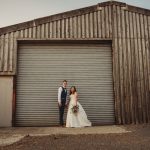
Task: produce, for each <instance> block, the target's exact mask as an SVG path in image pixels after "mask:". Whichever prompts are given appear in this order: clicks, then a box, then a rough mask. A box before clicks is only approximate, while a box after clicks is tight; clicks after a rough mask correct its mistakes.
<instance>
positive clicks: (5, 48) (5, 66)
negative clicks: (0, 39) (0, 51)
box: [4, 33, 9, 71]
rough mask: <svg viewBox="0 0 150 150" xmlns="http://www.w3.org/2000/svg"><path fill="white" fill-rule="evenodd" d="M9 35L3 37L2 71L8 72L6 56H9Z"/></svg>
mask: <svg viewBox="0 0 150 150" xmlns="http://www.w3.org/2000/svg"><path fill="white" fill-rule="evenodd" d="M8 38H9V34H8V33H7V34H6V35H5V38H4V39H5V44H4V71H8V55H9V39H8Z"/></svg>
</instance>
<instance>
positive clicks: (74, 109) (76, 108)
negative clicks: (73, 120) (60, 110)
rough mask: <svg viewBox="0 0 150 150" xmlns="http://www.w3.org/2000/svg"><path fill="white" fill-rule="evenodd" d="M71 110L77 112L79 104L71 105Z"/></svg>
mask: <svg viewBox="0 0 150 150" xmlns="http://www.w3.org/2000/svg"><path fill="white" fill-rule="evenodd" d="M71 110H72V112H73V113H77V112H78V110H79V105H74V106H72V108H71Z"/></svg>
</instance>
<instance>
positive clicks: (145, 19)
mask: <svg viewBox="0 0 150 150" xmlns="http://www.w3.org/2000/svg"><path fill="white" fill-rule="evenodd" d="M147 25H148V23H147V16H146V15H144V16H143V28H144V39H143V41H142V42H143V46H144V48H143V49H144V50H143V60H144V79H145V97H146V98H145V110H146V122H148V121H149V114H148V110H149V108H148V102H149V99H150V97H149V87H148V83H149V77H148V76H149V71H148V70H149V68H148V67H149V65H148V60H149V57H148V47H149V46H148V26H147Z"/></svg>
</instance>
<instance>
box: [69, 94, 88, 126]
mask: <svg viewBox="0 0 150 150" xmlns="http://www.w3.org/2000/svg"><path fill="white" fill-rule="evenodd" d="M75 104H76V96H75V94H71V95H70V102H69V106H68V112H67V119H66V127H86V126H91V122H90V121H89V120H88V118H87V115H86V113H85V111H84V109H83V107H82V105H81V104H80V103H79V102H78V101H77V105H78V106H79V109H78V111H77V112H76V113H74V112H73V111H72V107H73V106H75Z"/></svg>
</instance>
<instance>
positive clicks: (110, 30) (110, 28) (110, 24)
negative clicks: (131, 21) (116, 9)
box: [108, 6, 112, 38]
mask: <svg viewBox="0 0 150 150" xmlns="http://www.w3.org/2000/svg"><path fill="white" fill-rule="evenodd" d="M108 7H109V8H108V9H109V38H112V6H108Z"/></svg>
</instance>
